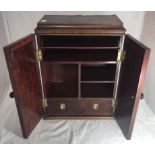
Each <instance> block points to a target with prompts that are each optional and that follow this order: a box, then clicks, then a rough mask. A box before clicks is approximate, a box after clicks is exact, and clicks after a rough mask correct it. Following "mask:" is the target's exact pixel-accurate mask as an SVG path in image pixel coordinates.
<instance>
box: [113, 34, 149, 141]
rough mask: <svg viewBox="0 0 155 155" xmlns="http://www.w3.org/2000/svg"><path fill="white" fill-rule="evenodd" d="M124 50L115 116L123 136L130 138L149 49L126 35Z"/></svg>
mask: <svg viewBox="0 0 155 155" xmlns="http://www.w3.org/2000/svg"><path fill="white" fill-rule="evenodd" d="M124 51H125V52H126V55H125V60H124V61H123V62H122V66H121V72H120V81H119V86H118V88H119V90H118V95H117V98H118V100H117V101H118V105H117V107H116V110H115V118H116V120H117V122H118V125H119V126H120V128H121V130H122V132H123V134H124V135H125V137H126V138H127V139H131V134H132V130H133V125H134V122H135V117H136V113H137V109H138V104H139V100H140V96H141V91H142V86H143V82H144V75H145V72H146V68H147V64H148V58H149V54H150V49H149V48H147V47H146V46H144V45H143V44H142V43H140V42H139V41H137V40H136V39H134V38H133V37H131V36H130V35H126V36H125V41H124Z"/></svg>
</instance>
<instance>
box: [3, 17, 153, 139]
mask: <svg viewBox="0 0 155 155" xmlns="http://www.w3.org/2000/svg"><path fill="white" fill-rule="evenodd" d="M125 31H126V30H125V28H124V27H123V23H122V22H121V21H120V19H119V18H118V17H117V16H115V15H104V16H80V15H78V16H63V15H57V16H53V15H45V16H44V17H43V18H42V19H41V20H40V21H39V22H38V24H37V27H36V29H35V34H30V35H28V36H26V37H24V38H22V39H20V40H18V41H16V42H14V43H12V44H10V45H8V46H6V47H4V52H5V57H6V61H7V65H8V70H9V74H10V79H11V83H12V88H13V94H14V98H15V101H16V105H17V110H18V114H19V118H20V123H21V128H22V132H23V136H24V137H25V138H27V137H28V136H29V135H30V133H31V131H32V130H33V129H34V128H35V126H36V125H37V123H38V122H39V120H40V119H41V118H42V117H43V118H44V119H51V118H52V119H75V118H76V119H97V118H100V119H102V118H109V117H112V118H114V119H116V121H117V123H118V125H119V126H120V129H121V130H122V132H123V134H124V135H125V137H126V138H127V139H130V138H131V134H132V130H133V125H134V121H135V117H136V113H137V108H138V104H139V99H140V95H141V91H142V86H143V82H144V75H145V72H146V68H147V64H148V58H149V53H150V49H149V48H147V47H146V46H145V45H143V44H142V43H140V42H139V41H137V40H136V39H134V38H133V37H132V36H130V35H127V34H125ZM103 121H104V120H103Z"/></svg>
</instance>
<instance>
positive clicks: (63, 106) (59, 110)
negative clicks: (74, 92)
mask: <svg viewBox="0 0 155 155" xmlns="http://www.w3.org/2000/svg"><path fill="white" fill-rule="evenodd" d="M77 111H78V108H77V101H76V100H71V99H68V100H67V99H49V100H48V107H47V108H46V111H45V115H47V116H74V115H76V114H77Z"/></svg>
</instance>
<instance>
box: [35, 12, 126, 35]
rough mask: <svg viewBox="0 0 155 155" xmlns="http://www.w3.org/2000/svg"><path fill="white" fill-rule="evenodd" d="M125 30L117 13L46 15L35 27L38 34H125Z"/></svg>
mask: <svg viewBox="0 0 155 155" xmlns="http://www.w3.org/2000/svg"><path fill="white" fill-rule="evenodd" d="M54 31H55V32H54ZM125 31H126V30H125V28H124V27H123V23H122V21H121V20H120V19H119V18H118V17H117V16H116V15H87V16H85V15H69V16H68V15H45V16H43V17H42V19H41V20H40V21H39V22H38V24H37V28H36V29H35V32H36V33H38V34H44V33H45V34H47V33H48V34H53V33H60V34H61V33H62V34H63V32H64V33H65V34H70V33H72V34H73V33H76V34H79V33H80V34H83V33H84V34H91V33H93V34H97V33H98V34H100V33H101V34H105V33H107V34H113V33H116V34H124V33H125Z"/></svg>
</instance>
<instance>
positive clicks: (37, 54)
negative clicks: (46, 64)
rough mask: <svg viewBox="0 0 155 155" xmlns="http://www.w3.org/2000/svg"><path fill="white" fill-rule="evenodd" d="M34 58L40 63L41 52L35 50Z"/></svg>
mask: <svg viewBox="0 0 155 155" xmlns="http://www.w3.org/2000/svg"><path fill="white" fill-rule="evenodd" d="M36 58H37V61H41V60H42V52H41V50H37V51H36Z"/></svg>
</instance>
